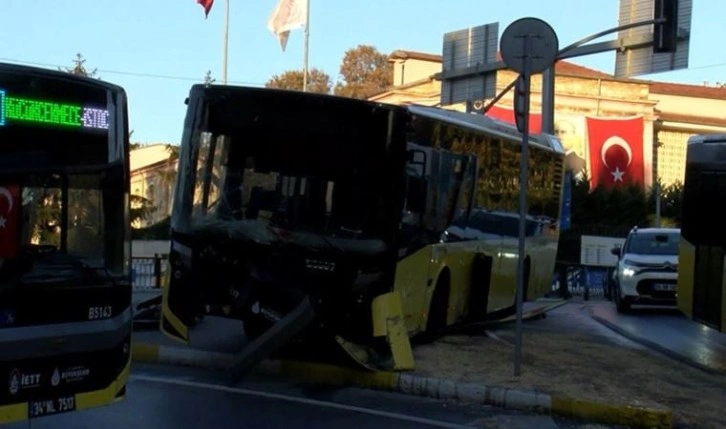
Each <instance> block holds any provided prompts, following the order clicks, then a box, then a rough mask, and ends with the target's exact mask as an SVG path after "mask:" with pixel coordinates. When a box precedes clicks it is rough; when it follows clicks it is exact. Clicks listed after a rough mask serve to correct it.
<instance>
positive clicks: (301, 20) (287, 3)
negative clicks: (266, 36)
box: [267, 0, 309, 52]
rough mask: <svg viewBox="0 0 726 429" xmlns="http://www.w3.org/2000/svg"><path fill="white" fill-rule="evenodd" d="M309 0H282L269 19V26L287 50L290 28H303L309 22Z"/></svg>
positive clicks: (282, 46) (283, 48)
mask: <svg viewBox="0 0 726 429" xmlns="http://www.w3.org/2000/svg"><path fill="white" fill-rule="evenodd" d="M308 1H309V0H280V1H279V2H278V3H277V6H275V9H274V10H273V11H272V14H270V18H269V19H268V20H267V28H268V29H269V30H270V31H271V32H272V33H273V34H274V35H275V36H277V39H278V40H279V41H280V47H281V48H282V51H283V52H285V47H286V46H287V39H288V37H289V36H290V30H295V29H298V28H303V27H305V26H306V25H307V24H308Z"/></svg>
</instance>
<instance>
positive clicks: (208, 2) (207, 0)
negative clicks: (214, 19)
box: [197, 0, 214, 18]
mask: <svg viewBox="0 0 726 429" xmlns="http://www.w3.org/2000/svg"><path fill="white" fill-rule="evenodd" d="M197 4H200V5H201V6H202V7H203V8H204V17H205V18H206V17H207V16H209V11H210V10H212V5H213V4H214V0H197Z"/></svg>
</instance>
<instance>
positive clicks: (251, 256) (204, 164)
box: [161, 85, 408, 366]
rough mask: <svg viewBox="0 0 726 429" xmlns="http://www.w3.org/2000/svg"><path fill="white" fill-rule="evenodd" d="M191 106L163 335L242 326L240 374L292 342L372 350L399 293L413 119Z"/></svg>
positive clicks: (247, 99) (230, 93)
mask: <svg viewBox="0 0 726 429" xmlns="http://www.w3.org/2000/svg"><path fill="white" fill-rule="evenodd" d="M187 104H188V107H187V116H186V120H185V128H184V135H183V141H182V146H181V151H180V161H179V175H178V178H177V183H176V194H175V200H174V209H173V215H172V248H171V251H170V263H171V266H172V267H173V268H172V271H171V278H170V279H169V287H167V288H165V289H166V290H165V295H164V305H163V317H162V322H161V324H162V326H161V328H162V330H163V331H164V332H165V333H166V334H167V335H169V336H171V337H172V338H175V339H178V340H182V341H185V342H187V341H188V340H189V334H188V329H189V327H191V326H193V325H194V324H195V322H196V321H197V320H198V319H199V318H200V317H203V315H205V314H214V315H222V316H224V317H230V318H235V319H239V320H242V321H243V323H244V328H245V331H246V335H247V337H248V338H250V339H251V340H253V343H252V344H251V345H250V346H249V347H248V351H247V353H248V355H246V356H245V357H242V358H241V360H240V362H238V365H240V366H245V365H247V366H248V365H251V364H253V363H255V361H258V360H261V359H263V358H264V357H265V356H266V355H269V354H270V353H272V352H273V351H274V350H276V349H278V348H279V347H282V346H284V345H285V344H287V343H288V342H289V341H290V340H291V339H293V337H301V336H302V337H304V338H305V339H306V344H308V345H309V344H311V343H310V341H317V342H318V344H320V342H321V341H322V342H325V341H328V340H330V341H333V340H334V339H336V338H337V340H338V343H339V344H348V345H350V344H356V343H358V342H361V343H364V342H369V340H370V338H371V332H373V330H374V328H373V326H372V325H373V324H374V322H373V320H374V319H375V318H374V317H373V315H372V306H373V302H374V301H375V299H376V297H379V296H383V295H385V294H386V293H387V292H390V289H391V285H392V284H393V283H394V276H395V270H396V259H397V257H396V251H395V249H396V246H395V240H396V237H397V234H398V226H399V223H400V218H401V213H402V209H403V207H402V204H403V198H402V194H403V192H404V191H403V190H404V187H405V178H404V176H403V175H402V174H400V166H401V165H404V164H405V162H406V159H407V156H408V153H407V151H406V144H405V141H406V124H407V119H408V114H407V112H406V110H405V109H402V108H397V107H394V106H381V105H378V104H375V103H369V102H362V101H360V100H352V99H344V98H338V97H330V96H324V95H313V94H307V93H299V92H292V91H279V90H269V89H256V88H240V87H228V86H202V85H197V86H194V87H193V88H192V90H191V93H190V97H189V99H188V100H187ZM394 307H395V305H394Z"/></svg>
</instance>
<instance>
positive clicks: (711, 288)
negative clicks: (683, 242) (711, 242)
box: [693, 246, 724, 330]
mask: <svg viewBox="0 0 726 429" xmlns="http://www.w3.org/2000/svg"><path fill="white" fill-rule="evenodd" d="M693 274H694V275H693V277H694V278H693V284H694V285H695V287H694V288H693V318H694V319H695V320H697V321H699V322H701V323H704V324H706V325H709V326H713V327H714V329H718V330H720V329H721V307H722V297H723V283H724V248H723V246H697V247H696V267H695V269H694V273H693Z"/></svg>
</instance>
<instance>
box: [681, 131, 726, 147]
mask: <svg viewBox="0 0 726 429" xmlns="http://www.w3.org/2000/svg"><path fill="white" fill-rule="evenodd" d="M701 143H726V134H698V135H695V136H691V137H689V138H688V144H689V145H691V144H701Z"/></svg>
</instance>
